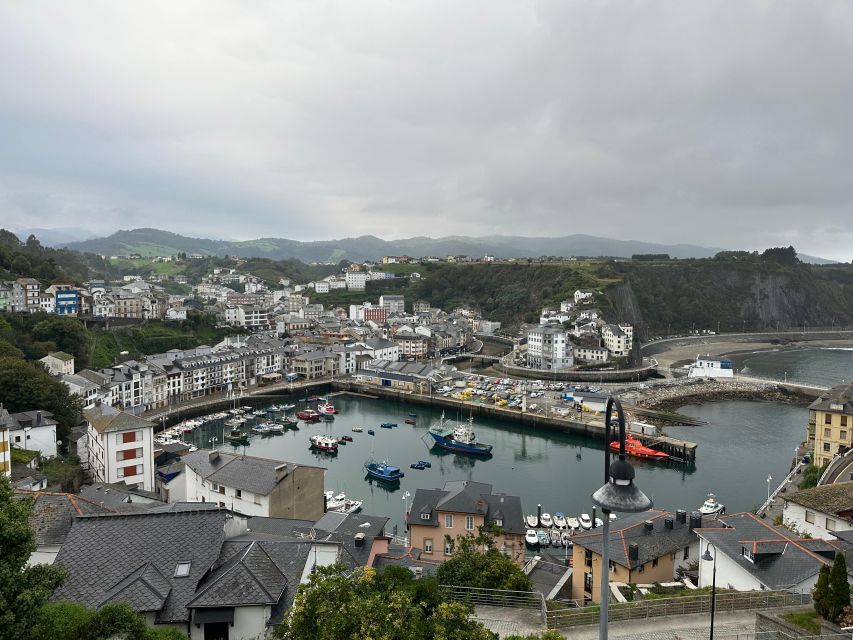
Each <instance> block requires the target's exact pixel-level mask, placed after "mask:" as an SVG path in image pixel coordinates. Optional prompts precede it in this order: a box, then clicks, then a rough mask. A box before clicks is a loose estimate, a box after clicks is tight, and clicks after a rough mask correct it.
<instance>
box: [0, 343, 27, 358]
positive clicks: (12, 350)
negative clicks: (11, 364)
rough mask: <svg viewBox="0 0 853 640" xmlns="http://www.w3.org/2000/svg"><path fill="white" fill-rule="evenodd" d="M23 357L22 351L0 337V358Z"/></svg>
mask: <svg viewBox="0 0 853 640" xmlns="http://www.w3.org/2000/svg"><path fill="white" fill-rule="evenodd" d="M4 357H7V358H23V357H24V352H23V351H21V350H20V349H18V347H16V346H15V345H13V344H10V343H9V342H8V341H6V340H3V339H2V338H0V358H4Z"/></svg>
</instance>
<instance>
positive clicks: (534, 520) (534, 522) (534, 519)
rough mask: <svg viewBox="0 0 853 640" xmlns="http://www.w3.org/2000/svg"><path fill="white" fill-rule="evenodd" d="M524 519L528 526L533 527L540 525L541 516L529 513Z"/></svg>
mask: <svg viewBox="0 0 853 640" xmlns="http://www.w3.org/2000/svg"><path fill="white" fill-rule="evenodd" d="M524 521H525V522H526V523H527V526H528V527H530V528H531V529H533V528H534V527H538V526H539V516H537V515H535V514H530V515H528V516H527V517H525V518H524ZM534 533H535V532H534Z"/></svg>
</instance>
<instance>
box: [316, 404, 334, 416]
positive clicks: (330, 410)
mask: <svg viewBox="0 0 853 640" xmlns="http://www.w3.org/2000/svg"><path fill="white" fill-rule="evenodd" d="M317 411H319V412H320V413H322V414H323V415H324V416H333V415H335V414H336V413H338V410H337V409H335V405H333V404H332V403H331V402H326V403H324V404H318V405H317Z"/></svg>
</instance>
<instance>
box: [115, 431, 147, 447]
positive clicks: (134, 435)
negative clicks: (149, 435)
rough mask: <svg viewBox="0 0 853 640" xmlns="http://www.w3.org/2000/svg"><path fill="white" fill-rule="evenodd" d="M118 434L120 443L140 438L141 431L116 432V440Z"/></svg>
mask: <svg viewBox="0 0 853 640" xmlns="http://www.w3.org/2000/svg"><path fill="white" fill-rule="evenodd" d="M119 435H120V436H121V444H129V443H131V442H139V441H140V440H142V432H141V431H125V432H124V433H121V434H116V440H118V436H119Z"/></svg>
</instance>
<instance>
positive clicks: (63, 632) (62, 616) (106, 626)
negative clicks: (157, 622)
mask: <svg viewBox="0 0 853 640" xmlns="http://www.w3.org/2000/svg"><path fill="white" fill-rule="evenodd" d="M113 637H120V638H122V640H186V637H187V636H186V634H185V633H181V632H180V631H178V630H177V629H172V628H168V627H166V628H163V629H152V628H151V627H148V626H147V625H146V624H145V619H144V618H143V617H142V616H141V615H139V614H138V613H136V612H134V611H133V610H132V609H131V608H130V607H128V606H127V605H126V604H108V605H106V606H104V607H102V608H101V609H99V610H97V611H93V610H92V609H87V608H86V607H84V606H83V605H80V604H76V603H73V602H53V603H49V604H46V605H45V606H44V607H42V609H41V612H40V615H39V620H38V623H37V624H36V625H35V627H33V629H32V631H31V632H30V635H29V638H30V639H31V640H47V639H48V638H49V639H50V640H102V639H104V638H113Z"/></svg>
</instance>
